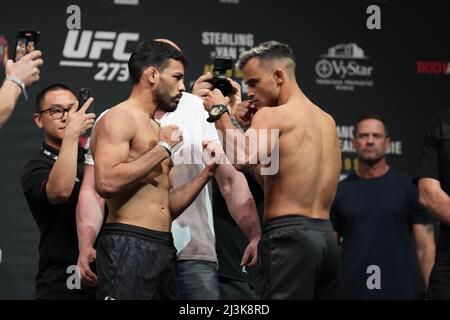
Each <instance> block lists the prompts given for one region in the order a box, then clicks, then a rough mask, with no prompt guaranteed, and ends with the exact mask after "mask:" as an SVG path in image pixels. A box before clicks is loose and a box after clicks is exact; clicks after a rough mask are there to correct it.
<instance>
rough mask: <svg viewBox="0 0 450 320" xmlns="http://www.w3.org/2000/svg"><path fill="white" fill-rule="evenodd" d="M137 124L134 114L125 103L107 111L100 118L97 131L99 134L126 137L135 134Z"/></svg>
mask: <svg viewBox="0 0 450 320" xmlns="http://www.w3.org/2000/svg"><path fill="white" fill-rule="evenodd" d="M135 128H136V125H135V119H134V117H133V115H132V114H131V113H130V112H129V111H128V110H127V109H126V105H125V104H123V103H120V104H118V105H117V106H114V107H112V108H111V109H110V110H109V111H108V112H107V113H105V114H104V115H103V117H102V118H101V119H99V121H98V123H97V124H96V128H95V133H96V135H97V136H99V135H102V136H103V135H114V136H115V135H116V134H120V135H123V136H124V137H128V136H132V135H133V134H134V131H135Z"/></svg>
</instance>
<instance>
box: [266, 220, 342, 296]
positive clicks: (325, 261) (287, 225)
mask: <svg viewBox="0 0 450 320" xmlns="http://www.w3.org/2000/svg"><path fill="white" fill-rule="evenodd" d="M258 255H259V259H258V265H259V268H260V270H259V277H258V278H259V279H258V281H257V294H258V298H259V299H283V300H284V299H327V300H328V299H330V300H331V299H333V300H334V299H342V286H341V274H340V262H339V252H338V246H337V237H336V233H335V232H334V231H333V228H332V226H331V223H330V222H329V221H328V220H322V219H313V218H308V217H305V216H295V215H292V216H283V217H280V218H276V219H273V220H270V221H268V222H267V223H265V225H264V227H263V234H262V238H261V240H260V242H259V246H258Z"/></svg>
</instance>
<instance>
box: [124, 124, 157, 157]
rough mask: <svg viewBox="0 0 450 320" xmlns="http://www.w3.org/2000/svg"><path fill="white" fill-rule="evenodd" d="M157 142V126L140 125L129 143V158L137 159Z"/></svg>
mask: <svg viewBox="0 0 450 320" xmlns="http://www.w3.org/2000/svg"><path fill="white" fill-rule="evenodd" d="M158 140H159V126H158V125H157V124H156V123H155V124H153V123H151V124H148V123H146V125H140V126H138V127H137V130H136V133H135V135H134V137H133V139H131V141H130V146H129V147H130V152H129V155H130V157H134V158H136V157H139V156H141V155H143V154H145V153H147V152H148V151H150V150H151V149H153V148H154V147H155V146H156V145H157V144H158Z"/></svg>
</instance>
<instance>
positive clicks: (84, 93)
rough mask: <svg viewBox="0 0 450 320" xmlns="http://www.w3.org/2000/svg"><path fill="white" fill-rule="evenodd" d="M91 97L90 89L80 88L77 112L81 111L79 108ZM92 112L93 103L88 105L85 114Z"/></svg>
mask: <svg viewBox="0 0 450 320" xmlns="http://www.w3.org/2000/svg"><path fill="white" fill-rule="evenodd" d="M90 97H91V89H89V88H81V89H80V91H78V110H80V109H81V107H82V106H83V105H84V104H85V103H86V101H88V99H89V98H90ZM91 112H94V105H93V103H92V104H91V105H90V107H89V109H88V110H87V111H86V113H91Z"/></svg>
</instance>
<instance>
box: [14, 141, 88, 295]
mask: <svg viewBox="0 0 450 320" xmlns="http://www.w3.org/2000/svg"><path fill="white" fill-rule="evenodd" d="M57 155H58V150H56V149H54V148H52V147H50V146H48V145H46V144H45V143H44V144H43V145H42V148H41V151H40V152H39V154H38V155H37V156H36V157H35V158H34V159H33V160H31V161H29V162H28V163H27V165H26V166H25V169H24V172H23V174H22V179H21V181H22V188H23V192H24V194H25V198H26V200H27V202H28V206H29V208H30V210H31V213H32V215H33V217H34V219H35V221H36V223H37V225H38V227H39V231H40V239H39V271H38V274H37V276H36V288H35V289H36V292H35V296H36V298H37V299H71V298H72V299H83V298H93V297H95V296H92V289H90V290H87V291H86V290H84V289H81V290H79V289H76V288H75V289H72V290H69V289H68V287H67V284H66V283H67V280H68V278H69V277H70V276H73V275H74V272H73V270H72V269H69V270H68V267H70V266H74V265H76V264H77V259H78V238H77V230H76V220H75V211H76V205H77V201H78V194H79V191H80V186H81V181H82V178H83V165H84V151H83V149H81V148H79V150H78V160H77V162H78V164H77V178H76V181H75V185H74V189H73V191H72V194H71V195H70V198H69V199H68V200H67V201H66V202H64V203H61V204H56V205H54V204H51V203H50V202H49V201H48V198H47V192H46V185H47V181H48V178H49V175H50V171H51V169H52V167H53V165H54V164H55V161H56V157H57ZM72 278H73V277H72ZM69 283H71V284H74V283H75V282H73V281H69Z"/></svg>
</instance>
